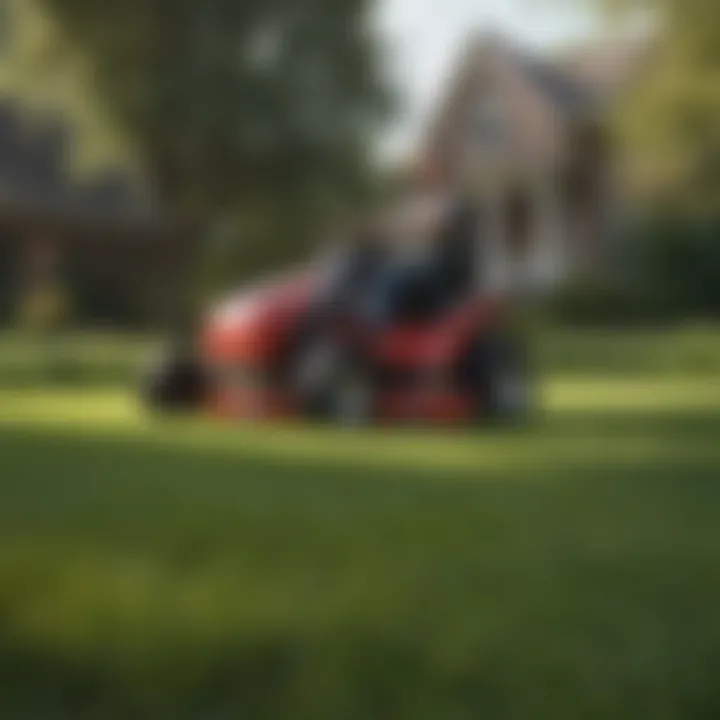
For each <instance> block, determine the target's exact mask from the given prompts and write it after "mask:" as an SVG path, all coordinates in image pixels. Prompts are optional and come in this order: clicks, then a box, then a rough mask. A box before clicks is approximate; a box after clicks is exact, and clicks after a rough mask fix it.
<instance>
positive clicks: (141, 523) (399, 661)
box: [0, 348, 720, 720]
mask: <svg viewBox="0 0 720 720" xmlns="http://www.w3.org/2000/svg"><path fill="white" fill-rule="evenodd" d="M604 351H605V352H606V353H609V354H612V352H613V351H612V350H611V349H608V348H605V350H604ZM672 352H677V348H673V350H672ZM570 365H572V363H569V364H568V367H566V368H563V369H562V371H557V372H554V373H552V374H551V375H550V376H549V378H548V381H547V383H546V385H545V387H544V389H543V395H544V408H545V411H544V414H543V417H541V418H538V420H537V422H536V423H535V424H534V425H533V426H532V427H530V428H528V429H524V430H518V431H493V432H490V431H477V432H469V431H464V432H461V433H451V432H449V431H444V432H433V431H421V430H413V431H410V430H404V431H373V432H367V433H362V434H359V433H351V432H342V431H333V430H328V429H321V428H307V427H282V428H281V427H274V428H264V427H239V428H238V427H226V426H217V425H213V424H211V423H206V422H197V421H187V420H178V421H173V422H169V421H158V420H152V419H150V418H148V417H145V416H143V414H142V413H141V412H140V411H139V410H138V408H137V407H136V406H135V403H134V401H133V399H132V396H131V394H129V393H127V392H126V391H123V390H121V389H117V388H116V387H113V386H108V387H107V388H99V387H85V388H83V387H76V388H70V389H62V388H54V389H53V388H51V387H44V388H34V389H33V388H31V387H27V388H25V389H22V388H21V389H12V388H11V387H9V386H7V387H6V388H5V389H2V390H0V717H2V718H5V717H7V718H12V719H13V720H14V719H15V718H43V719H45V718H72V719H73V720H75V719H76V718H83V719H84V718H104V719H105V718H123V719H124V718H165V717H167V718H201V719H203V720H204V719H205V718H213V719H215V718H223V719H224V718H250V719H251V720H255V719H259V720H264V719H265V718H282V719H283V720H284V719H285V718H288V719H292V720H297V719H303V720H305V719H306V720H345V719H346V718H347V719H348V720H354V719H358V720H359V719H363V720H365V719H368V720H376V719H377V718H393V719H394V718H408V719H412V720H415V719H417V720H423V719H425V718H428V719H431V718H432V719H435V718H437V719H440V720H455V719H456V718H457V719H460V718H463V719H468V720H469V719H470V718H518V719H522V720H528V719H532V718H548V719H551V720H558V719H565V718H572V719H575V718H613V719H616V718H620V719H623V718H627V719H628V720H631V719H632V720H636V719H638V718H653V719H655V718H657V719H658V720H661V719H662V720H671V719H672V720H674V719H676V718H677V719H680V718H682V719H687V718H690V719H692V718H708V719H710V718H716V717H719V716H720V686H718V683H717V678H718V675H719V674H720V523H719V522H718V518H719V517H720V443H719V442H718V440H719V439H720V373H718V374H716V375H715V374H712V373H710V372H706V373H705V374H703V375H702V376H700V375H698V374H696V373H693V374H688V373H685V374H683V373H682V372H680V367H679V366H678V367H676V368H674V369H673V371H672V372H670V371H667V372H661V371H660V368H659V367H654V368H653V369H652V370H648V372H647V373H646V374H644V375H643V374H641V373H640V372H639V370H638V368H634V369H633V371H632V373H629V374H627V375H622V374H621V373H619V372H618V371H616V370H615V369H613V370H612V371H608V372H607V373H602V372H600V370H599V369H596V368H590V369H589V368H588V367H587V366H585V369H584V370H583V367H581V366H580V365H579V364H577V363H576V364H575V365H573V366H572V368H571V367H570Z"/></svg>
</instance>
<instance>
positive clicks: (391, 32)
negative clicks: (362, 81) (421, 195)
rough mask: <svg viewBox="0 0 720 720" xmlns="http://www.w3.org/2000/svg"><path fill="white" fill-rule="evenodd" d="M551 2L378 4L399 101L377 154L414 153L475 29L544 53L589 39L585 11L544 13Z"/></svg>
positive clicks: (592, 23) (414, 0)
mask: <svg viewBox="0 0 720 720" xmlns="http://www.w3.org/2000/svg"><path fill="white" fill-rule="evenodd" d="M551 4H552V3H548V2H545V3H544V5H545V7H540V6H541V5H543V3H542V2H541V1H539V0H378V6H377V20H378V23H379V26H380V29H381V32H382V34H383V36H384V38H385V39H386V44H387V46H388V71H389V75H390V77H391V80H392V82H393V84H394V86H395V87H396V88H397V89H398V90H399V92H400V93H401V103H402V108H401V112H400V113H399V118H398V120H397V121H395V122H394V123H393V124H392V125H391V127H390V128H388V130H387V131H386V133H385V136H384V137H383V141H382V143H381V147H380V152H381V155H382V156H383V157H385V158H390V159H398V158H402V157H404V156H406V155H407V154H408V153H410V152H411V151H412V147H413V144H414V142H415V141H416V140H417V137H418V135H419V133H420V130H421V128H422V126H423V121H424V120H425V119H426V118H427V116H428V112H429V110H430V108H431V107H433V104H434V103H435V102H437V100H438V98H439V96H440V95H441V91H442V88H443V86H444V82H445V81H446V79H447V77H448V75H449V74H450V72H451V71H452V69H453V64H454V62H455V60H456V59H457V57H458V54H459V52H460V49H461V48H462V45H463V42H464V41H465V40H466V39H467V37H468V35H469V33H470V32H472V31H473V30H480V31H489V32H493V33H496V34H501V35H503V36H507V37H508V38H510V39H512V40H513V41H514V42H517V43H519V44H520V45H521V46H524V47H528V48H530V49H532V48H539V49H541V50H542V49H546V48H549V47H552V46H557V45H561V44H566V43H571V42H576V41H579V40H582V39H583V38H587V37H588V36H589V35H590V34H591V33H592V30H593V28H594V27H596V20H595V19H594V18H592V17H591V16H590V15H588V14H587V13H581V12H579V11H571V10H570V9H569V7H570V5H568V6H567V7H566V9H561V8H560V7H556V8H553V9H548V7H547V6H548V5H551ZM557 5H558V6H560V5H561V3H560V2H558V3H557ZM403 96H404V97H403Z"/></svg>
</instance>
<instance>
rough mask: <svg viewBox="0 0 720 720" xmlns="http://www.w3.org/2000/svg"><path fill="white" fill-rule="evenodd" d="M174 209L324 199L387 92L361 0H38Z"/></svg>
mask: <svg viewBox="0 0 720 720" xmlns="http://www.w3.org/2000/svg"><path fill="white" fill-rule="evenodd" d="M36 2H37V3H38V7H39V8H40V9H41V10H42V11H43V12H44V13H45V14H46V17H47V18H48V22H49V23H50V24H51V26H52V28H53V29H54V31H55V34H56V40H57V42H56V46H57V47H62V49H63V52H65V53H66V54H71V55H72V56H73V57H74V58H75V59H76V62H77V63H78V64H79V66H80V67H82V68H83V71H84V72H85V73H86V76H87V78H88V79H89V80H90V81H91V83H92V87H93V89H94V91H95V93H96V96H97V97H98V98H99V101H100V104H101V107H102V109H103V112H104V113H105V114H106V116H107V117H108V118H109V119H110V120H111V122H112V123H113V125H114V126H115V127H116V128H117V130H118V131H119V133H120V134H121V136H122V137H123V138H125V140H126V141H127V146H128V147H129V148H131V149H132V152H133V153H134V155H135V156H136V157H137V158H138V159H139V162H140V163H141V165H142V167H143V168H144V170H145V171H146V174H147V175H148V177H149V178H150V179H151V181H152V183H153V184H154V186H155V188H156V189H157V190H158V191H159V192H160V193H161V195H162V197H163V199H164V200H165V202H166V203H168V204H169V205H170V206H171V207H172V208H173V210H174V211H175V212H181V213H184V214H188V215H190V216H192V217H193V218H199V219H201V220H202V221H207V220H208V219H210V218H215V217H217V216H218V215H223V214H227V213H230V212H236V211H237V209H238V207H245V208H248V207H254V208H258V207H260V206H273V204H274V203H278V202H292V203H293V204H295V205H297V204H299V203H301V202H302V203H303V204H306V203H309V204H311V205H318V204H322V203H324V202H329V201H330V199H331V198H334V197H336V196H337V195H338V194H339V193H340V191H341V190H345V191H347V190H348V189H349V188H352V183H353V182H357V181H358V179H359V178H360V177H361V176H362V168H363V160H364V157H365V149H366V143H367V140H368V137H369V134H370V133H371V132H372V131H373V130H374V129H375V123H376V122H377V119H378V118H379V117H380V113H381V112H382V110H383V108H384V106H385V101H386V94H385V93H384V90H383V88H382V85H381V83H380V82H379V79H378V78H379V73H378V71H377V67H376V62H375V60H376V58H377V52H376V50H377V48H376V47H375V40H374V37H373V35H372V32H371V29H370V25H369V22H368V19H367V12H366V11H367V6H368V2H367V0H243V1H242V2H240V1H238V0H122V2H98V0H36Z"/></svg>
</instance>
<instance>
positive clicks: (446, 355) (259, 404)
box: [201, 272, 504, 424]
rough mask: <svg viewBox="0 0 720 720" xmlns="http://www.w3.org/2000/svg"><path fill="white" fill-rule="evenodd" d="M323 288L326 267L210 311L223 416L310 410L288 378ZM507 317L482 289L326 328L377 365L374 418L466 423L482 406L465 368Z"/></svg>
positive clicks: (209, 350)
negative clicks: (398, 314)
mask: <svg viewBox="0 0 720 720" xmlns="http://www.w3.org/2000/svg"><path fill="white" fill-rule="evenodd" d="M321 285H322V283H321V282H320V278H319V276H318V274H315V273H312V272H309V273H302V274H299V275H297V276H294V277H289V278H286V279H283V280H279V281H277V282H273V283H269V284H267V285H266V286H264V287H260V288H257V289H254V290H250V291H248V292H245V293H242V294H239V295H237V296H235V297H232V298H230V299H229V300H227V301H225V302H224V303H221V304H220V306H219V307H217V308H215V309H214V310H213V311H212V312H211V313H210V314H209V316H208V318H207V321H206V325H205V328H204V332H203V337H202V342H201V352H202V361H203V364H204V366H205V367H206V368H209V369H210V378H211V380H210V382H209V390H208V398H207V405H208V408H209V409H210V410H211V411H212V412H213V413H215V414H217V415H220V416H222V417H226V418H246V419H288V418H294V417H303V416H304V415H305V414H306V408H305V407H304V403H303V399H302V398H301V397H300V395H299V393H297V392H295V391H294V390H293V387H292V383H289V382H287V377H286V376H284V375H286V371H287V368H288V361H289V359H290V358H292V356H293V353H294V352H295V350H296V348H297V345H298V339H299V338H300V337H301V336H302V333H303V328H305V327H306V326H307V323H308V320H309V318H311V317H312V315H313V312H314V310H315V308H316V307H317V306H318V302H319V297H320V296H321V290H320V288H321ZM503 321H504V320H503V311H502V306H501V304H500V303H499V302H497V301H496V300H492V299H488V298H485V299H482V300H481V299H478V298H477V297H476V296H474V295H473V296H468V297H465V298H461V299H459V300H458V301H457V302H454V303H452V304H451V305H449V306H448V307H447V309H445V310H444V311H442V312H440V313H438V314H436V315H433V316H432V317H430V318H427V319H424V320H419V321H412V322H399V323H394V322H388V323H379V324H378V323H372V322H367V321H365V320H363V319H361V318H359V317H357V316H354V315H353V314H352V313H350V314H340V315H339V316H338V317H335V318H333V320H332V321H330V322H328V323H327V324H326V327H325V333H326V334H328V333H329V334H330V335H331V337H332V339H333V341H334V342H336V343H338V344H339V345H341V346H342V347H343V348H344V349H345V350H346V351H347V353H348V355H349V356H351V357H352V358H354V359H359V358H362V362H363V365H364V367H366V368H371V369H372V370H371V372H369V373H368V377H370V378H372V379H371V381H370V382H371V384H372V420H374V421H378V422H419V423H434V424H436V423H458V422H463V421H466V420H469V419H470V418H472V417H474V416H476V415H477V412H478V407H477V398H476V397H473V396H472V394H471V393H470V392H468V390H467V388H466V387H464V385H463V383H462V382H461V381H459V380H458V368H459V367H460V366H461V365H462V363H463V359H464V358H465V356H466V354H467V352H468V349H469V348H470V346H471V344H472V343H473V342H476V341H477V339H478V338H480V337H482V336H484V335H487V336H490V335H492V334H494V333H496V332H497V331H498V330H499V329H501V328H502V325H503Z"/></svg>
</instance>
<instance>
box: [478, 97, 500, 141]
mask: <svg viewBox="0 0 720 720" xmlns="http://www.w3.org/2000/svg"><path fill="white" fill-rule="evenodd" d="M472 131H473V137H474V138H475V139H476V140H477V141H479V142H481V143H498V142H502V141H503V140H504V139H505V137H506V133H507V113H506V108H505V104H504V103H503V101H502V99H501V98H500V96H499V95H498V94H496V93H486V94H483V95H481V97H480V98H479V100H478V101H477V103H476V104H475V107H474V109H473V117H472Z"/></svg>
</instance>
